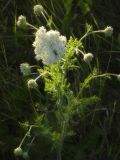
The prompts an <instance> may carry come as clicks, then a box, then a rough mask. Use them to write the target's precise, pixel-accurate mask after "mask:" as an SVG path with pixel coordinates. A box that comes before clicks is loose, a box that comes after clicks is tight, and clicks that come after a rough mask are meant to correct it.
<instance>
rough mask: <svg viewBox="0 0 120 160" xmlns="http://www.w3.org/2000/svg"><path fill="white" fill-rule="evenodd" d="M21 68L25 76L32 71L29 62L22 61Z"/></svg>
mask: <svg viewBox="0 0 120 160" xmlns="http://www.w3.org/2000/svg"><path fill="white" fill-rule="evenodd" d="M20 70H21V72H22V73H23V75H24V76H27V75H29V74H30V73H31V70H30V65H29V64H28V63H22V64H21V65H20Z"/></svg>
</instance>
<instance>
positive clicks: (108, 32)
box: [104, 26, 113, 37]
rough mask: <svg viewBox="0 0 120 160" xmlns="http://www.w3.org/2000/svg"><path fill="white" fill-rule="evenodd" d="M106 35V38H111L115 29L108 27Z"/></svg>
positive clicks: (105, 30) (105, 31)
mask: <svg viewBox="0 0 120 160" xmlns="http://www.w3.org/2000/svg"><path fill="white" fill-rule="evenodd" d="M104 34H105V36H106V37H111V36H112V34H113V28H112V27H111V26H107V27H106V28H105V29H104Z"/></svg>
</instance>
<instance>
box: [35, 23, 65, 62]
mask: <svg viewBox="0 0 120 160" xmlns="http://www.w3.org/2000/svg"><path fill="white" fill-rule="evenodd" d="M66 42H67V40H66V37H65V36H61V35H60V33H59V32H58V31H55V30H50V31H46V29H45V28H44V27H43V26H42V27H40V28H39V29H38V31H37V32H36V37H35V41H34V43H33V46H34V47H35V50H34V52H35V55H36V60H40V59H42V61H43V63H44V64H46V65H50V64H51V63H56V62H58V60H60V59H61V58H62V56H63V55H64V53H65V48H66Z"/></svg>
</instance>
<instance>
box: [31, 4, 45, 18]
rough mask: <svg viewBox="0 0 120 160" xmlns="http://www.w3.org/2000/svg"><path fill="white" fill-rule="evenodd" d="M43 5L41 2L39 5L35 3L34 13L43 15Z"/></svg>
mask: <svg viewBox="0 0 120 160" xmlns="http://www.w3.org/2000/svg"><path fill="white" fill-rule="evenodd" d="M43 10H44V9H43V6H42V5H40V4H37V5H35V6H34V7H33V11H34V14H35V15H36V16H40V15H41V13H42V12H43Z"/></svg>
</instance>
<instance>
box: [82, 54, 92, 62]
mask: <svg viewBox="0 0 120 160" xmlns="http://www.w3.org/2000/svg"><path fill="white" fill-rule="evenodd" d="M93 58H94V56H93V54H92V53H87V54H84V58H83V59H84V61H85V62H86V63H89V62H90V61H92V59H93Z"/></svg>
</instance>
